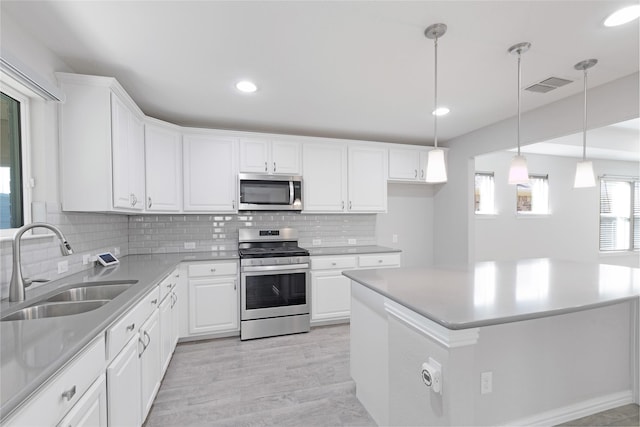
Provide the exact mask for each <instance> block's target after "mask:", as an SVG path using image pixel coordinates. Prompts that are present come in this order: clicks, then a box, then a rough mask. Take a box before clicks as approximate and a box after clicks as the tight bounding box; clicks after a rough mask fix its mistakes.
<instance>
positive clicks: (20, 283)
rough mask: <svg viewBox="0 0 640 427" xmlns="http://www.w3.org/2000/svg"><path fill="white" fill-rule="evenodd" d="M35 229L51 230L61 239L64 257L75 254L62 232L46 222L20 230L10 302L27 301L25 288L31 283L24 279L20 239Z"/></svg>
mask: <svg viewBox="0 0 640 427" xmlns="http://www.w3.org/2000/svg"><path fill="white" fill-rule="evenodd" d="M33 228H46V229H48V230H51V231H53V232H54V233H55V235H56V236H58V239H60V251H61V252H62V255H64V256H69V255H71V254H73V249H71V245H70V244H69V242H67V239H66V237H64V234H62V231H60V229H59V228H58V227H56V226H55V225H51V224H47V223H44V222H34V223H32V224H27V225H23V226H22V227H20V228H19V229H18V231H17V232H16V234H15V236H13V269H12V271H11V282H10V283H9V301H11V302H18V301H24V300H25V288H26V287H28V286H29V285H30V284H31V282H30V281H29V282H28V283H26V282H25V279H24V277H22V267H21V263H20V239H21V238H22V235H23V234H24V233H25V232H27V231H29V230H31V229H33Z"/></svg>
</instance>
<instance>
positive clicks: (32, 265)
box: [0, 203, 376, 298]
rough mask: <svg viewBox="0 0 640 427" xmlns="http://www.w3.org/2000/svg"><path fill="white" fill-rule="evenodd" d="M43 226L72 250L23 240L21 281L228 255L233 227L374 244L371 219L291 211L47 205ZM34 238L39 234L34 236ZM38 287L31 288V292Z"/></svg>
mask: <svg viewBox="0 0 640 427" xmlns="http://www.w3.org/2000/svg"><path fill="white" fill-rule="evenodd" d="M44 220H45V221H46V222H48V223H50V224H53V225H56V226H58V227H59V228H60V229H61V230H62V232H63V233H64V235H65V237H66V238H67V240H68V241H69V244H71V246H72V248H73V251H74V253H73V255H70V256H68V257H64V256H62V254H61V253H60V247H59V242H58V239H57V237H55V236H54V235H53V234H49V235H47V236H39V237H35V238H34V237H26V236H25V237H23V239H22V245H21V255H22V272H23V275H24V277H29V278H38V279H49V280H55V279H59V278H62V277H64V276H67V275H70V274H73V273H77V272H79V271H82V270H84V269H87V268H90V267H91V265H83V262H82V258H83V255H86V254H91V255H96V254H97V253H100V252H106V251H110V252H114V251H115V248H119V250H120V256H124V255H127V254H150V253H170V252H196V251H211V250H234V249H236V248H237V245H238V229H239V228H266V227H269V228H282V227H292V228H295V229H297V230H298V232H299V235H300V239H299V241H300V245H301V246H305V247H311V246H313V244H314V243H316V245H318V244H319V246H325V247H326V246H345V245H348V244H353V242H355V244H357V245H375V244H376V235H375V233H376V215H375V214H349V215H346V214H344V215H343V214H335V215H315V214H300V213H292V212H273V213H263V212H247V213H243V214H239V215H236V214H233V215H166V214H164V215H135V216H127V215H115V214H98V213H76V212H62V211H61V210H60V206H59V205H58V204H51V203H47V205H46V218H45V219H44ZM38 233H42V231H39V232H38ZM12 252H13V251H12V247H11V240H3V241H0V267H1V268H0V297H1V298H6V297H7V296H8V294H9V280H10V278H11V268H12V267H11V261H12ZM60 261H67V262H68V268H69V269H68V271H67V272H64V273H61V274H58V262H60ZM38 285H40V284H39V283H34V284H33V285H32V286H33V287H37V286H38Z"/></svg>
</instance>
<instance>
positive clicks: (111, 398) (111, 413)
mask: <svg viewBox="0 0 640 427" xmlns="http://www.w3.org/2000/svg"><path fill="white" fill-rule="evenodd" d="M107 401H108V406H107V407H108V421H109V422H108V424H109V426H110V427H117V426H138V425H140V424H141V420H140V408H141V406H142V392H141V391H140V361H139V351H138V337H137V334H136V337H135V338H134V339H132V340H130V341H129V342H128V343H127V345H125V347H124V348H123V349H122V351H121V352H120V354H118V356H117V357H116V358H115V359H113V362H111V364H110V365H109V367H108V368H107Z"/></svg>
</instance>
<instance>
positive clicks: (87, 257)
mask: <svg viewBox="0 0 640 427" xmlns="http://www.w3.org/2000/svg"><path fill="white" fill-rule="evenodd" d="M90 262H91V254H84V255H82V265H87V264H89V263H90Z"/></svg>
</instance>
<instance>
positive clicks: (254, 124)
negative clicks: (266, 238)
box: [0, 0, 639, 144]
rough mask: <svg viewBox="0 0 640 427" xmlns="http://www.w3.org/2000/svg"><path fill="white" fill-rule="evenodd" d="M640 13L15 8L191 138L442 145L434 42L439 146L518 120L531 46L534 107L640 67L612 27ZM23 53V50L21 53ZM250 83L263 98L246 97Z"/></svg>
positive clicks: (322, 4)
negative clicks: (520, 50) (518, 48)
mask: <svg viewBox="0 0 640 427" xmlns="http://www.w3.org/2000/svg"><path fill="white" fill-rule="evenodd" d="M629 3H632V2H630V1H626V0H625V1H616V0H606V1H577V0H574V1H451V0H449V1H409V2H404V1H356V2H350V1H288V2H287V1H226V2H223V1H189V2H187V1H125V2H115V1H47V2H40V1H10V0H2V1H1V2H0V7H1V8H2V13H3V14H8V15H9V16H10V17H11V18H12V19H14V20H15V21H16V22H19V23H21V24H22V25H23V26H24V27H25V29H26V30H27V31H29V32H30V33H32V34H33V35H34V36H35V37H36V38H38V39H40V40H41V41H42V42H43V43H44V44H45V45H46V46H48V47H49V48H50V49H51V50H52V51H53V52H54V53H56V54H57V55H58V56H60V57H61V58H62V59H63V60H64V61H65V62H66V63H67V64H68V65H69V66H70V67H71V68H72V69H73V70H74V71H75V72H78V73H85V74H98V75H107V76H114V77H116V78H117V79H118V80H119V81H120V83H121V84H122V85H123V86H124V88H125V89H126V90H127V92H129V94H130V95H131V96H132V97H133V99H134V100H135V101H136V102H137V103H138V105H139V106H140V107H141V108H142V110H143V111H144V112H145V113H146V114H147V115H150V116H153V117H156V118H159V119H163V120H167V121H170V122H173V123H177V124H180V125H186V126H199V127H214V128H227V129H238V130H253V131H264V132H280V133H291V134H302V135H320V136H330V137H344V138H356V139H370V140H378V141H389V142H402V143H415V144H431V143H432V139H433V118H432V116H431V114H430V112H431V110H432V109H433V78H434V76H433V54H434V49H433V41H432V40H429V39H427V38H425V36H424V34H423V33H424V29H425V28H426V27H427V26H428V25H430V24H433V23H436V22H443V23H445V24H447V26H448V31H447V33H446V34H445V35H444V37H442V38H441V39H440V41H439V52H438V54H439V58H438V59H439V60H438V62H439V90H438V92H439V99H440V100H441V104H442V105H446V106H448V107H449V108H450V109H451V113H450V114H449V115H447V116H444V117H442V118H441V119H439V121H438V135H439V139H440V140H441V141H446V140H448V139H451V138H454V137H456V136H459V135H462V134H465V133H467V132H470V131H472V130H474V129H477V128H480V127H483V126H486V125H488V124H491V123H494V122H497V121H500V120H503V119H505V118H507V117H510V116H513V115H514V114H515V109H516V102H515V98H516V93H515V87H516V59H515V57H514V56H512V55H509V54H508V53H507V49H508V48H509V47H510V46H511V45H513V44H515V43H519V42H523V41H529V42H531V43H532V47H531V50H530V51H529V52H527V53H526V54H524V56H523V84H524V86H528V85H530V84H532V83H534V82H537V81H540V80H543V79H545V78H547V77H550V76H557V77H562V78H568V79H571V80H575V81H574V82H573V83H571V84H569V85H567V86H564V87H562V88H559V89H556V90H554V91H552V92H550V93H547V94H538V93H529V92H525V93H524V94H523V95H522V109H523V111H527V110H530V109H533V108H537V107H539V106H541V105H544V104H547V103H551V102H554V101H556V100H558V99H561V98H564V97H567V96H569V95H573V94H576V93H579V92H581V91H582V72H580V71H576V70H574V69H573V65H574V64H576V63H577V62H579V61H581V60H583V59H587V58H597V59H598V61H599V63H598V65H597V66H596V67H595V68H593V69H592V70H591V71H590V73H589V86H590V87H593V86H597V85H600V84H603V83H606V82H609V81H612V80H615V79H618V78H620V77H623V76H627V75H629V74H632V73H634V72H636V71H638V68H639V66H638V64H639V48H638V39H639V24H638V21H637V20H636V21H634V22H632V23H629V24H626V25H624V26H621V27H616V28H605V27H604V26H603V25H602V23H603V20H604V19H605V17H606V16H607V15H609V14H610V13H611V12H613V11H615V10H617V9H618V8H619V7H621V6H622V5H627V4H629ZM11 53H12V54H13V55H16V56H17V55H19V52H11ZM242 78H250V79H253V80H254V81H255V82H256V83H257V84H258V86H259V91H258V92H256V93H254V94H251V95H242V94H239V93H238V92H236V90H235V89H234V84H235V83H236V82H237V81H238V80H239V79H242Z"/></svg>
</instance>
